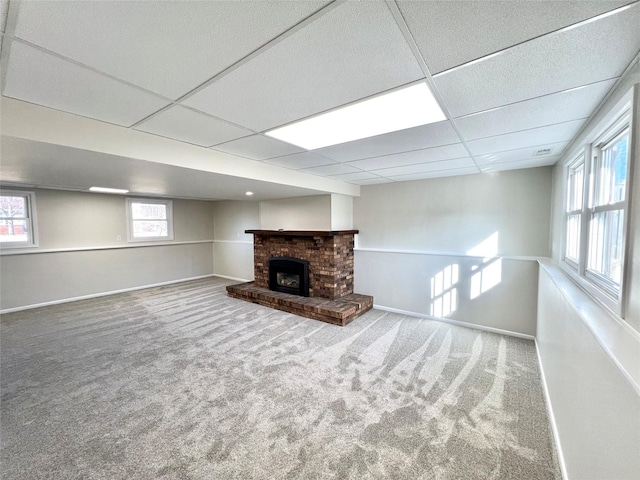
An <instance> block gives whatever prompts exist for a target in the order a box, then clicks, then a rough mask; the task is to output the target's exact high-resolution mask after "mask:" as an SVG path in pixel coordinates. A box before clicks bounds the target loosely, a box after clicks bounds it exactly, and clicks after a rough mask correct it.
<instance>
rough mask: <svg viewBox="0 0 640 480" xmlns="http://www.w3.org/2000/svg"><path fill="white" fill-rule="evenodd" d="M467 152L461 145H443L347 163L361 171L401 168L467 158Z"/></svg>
mask: <svg viewBox="0 0 640 480" xmlns="http://www.w3.org/2000/svg"><path fill="white" fill-rule="evenodd" d="M468 156H469V152H467V149H466V148H464V146H463V145H462V144H461V143H456V144H454V145H445V146H443V147H435V148H426V149H423V150H415V151H412V152H403V153H397V154H395V155H385V156H382V157H374V158H367V159H364V160H356V161H355V162H349V163H348V164H347V165H351V166H353V167H356V168H361V169H363V170H375V169H380V168H388V167H401V166H404V165H413V164H417V163H426V162H437V161H440V160H449V159H454V158H462V157H468Z"/></svg>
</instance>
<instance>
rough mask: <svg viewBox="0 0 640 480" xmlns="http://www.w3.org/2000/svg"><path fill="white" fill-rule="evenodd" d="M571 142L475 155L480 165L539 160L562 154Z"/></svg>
mask: <svg viewBox="0 0 640 480" xmlns="http://www.w3.org/2000/svg"><path fill="white" fill-rule="evenodd" d="M568 144H569V142H560V143H551V144H546V145H536V146H532V147H527V148H519V149H516V150H508V151H506V152H498V153H487V154H485V155H475V156H474V157H473V158H474V159H475V161H476V163H477V164H478V165H489V164H492V163H504V162H516V161H524V160H539V159H540V158H542V156H544V157H558V156H559V155H561V154H562V152H563V151H564V149H565V148H566V146H567V145H568ZM536 154H537V155H536Z"/></svg>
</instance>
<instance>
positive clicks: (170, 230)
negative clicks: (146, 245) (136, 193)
mask: <svg viewBox="0 0 640 480" xmlns="http://www.w3.org/2000/svg"><path fill="white" fill-rule="evenodd" d="M134 203H145V204H152V205H165V207H166V212H167V218H166V220H165V221H166V222H167V235H166V236H155V237H134V235H133V232H134V228H133V224H134V222H135V221H136V219H134V218H133V211H132V205H133V204H134ZM126 212H127V241H128V242H129V243H140V242H167V241H172V240H173V239H174V231H173V200H169V199H163V198H133V197H128V198H127V199H126Z"/></svg>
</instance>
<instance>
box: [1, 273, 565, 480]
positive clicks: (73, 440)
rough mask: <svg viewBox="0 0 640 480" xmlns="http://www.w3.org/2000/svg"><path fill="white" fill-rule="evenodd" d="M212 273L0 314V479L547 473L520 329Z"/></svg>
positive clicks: (550, 458) (544, 427)
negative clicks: (332, 314)
mask: <svg viewBox="0 0 640 480" xmlns="http://www.w3.org/2000/svg"><path fill="white" fill-rule="evenodd" d="M227 284H229V282H228V281H224V280H220V279H207V280H200V281H193V282H187V283H183V284H177V285H171V286H166V287H159V288H152V289H148V290H142V291H138V292H132V293H126V294H119V295H113V296H109V297H102V298H98V299H92V300H86V301H80V302H75V303H68V304H62V305H57V306H51V307H45V308H40V309H35V310H29V311H24V312H17V313H12V314H8V315H5V316H4V318H3V319H2V322H1V335H2V336H1V342H2V344H1V347H2V356H1V361H2V366H1V367H2V368H1V373H2V377H1V389H2V405H1V413H2V416H1V422H2V423H1V427H2V443H1V457H0V460H1V463H0V465H1V467H0V468H1V474H2V478H6V479H31V480H33V479H43V478H49V479H67V478H83V479H93V478H105V479H118V478H121V479H125V478H126V479H136V478H139V479H152V478H175V479H190V478H193V479H297V478H299V479H332V478H336V479H338V478H340V479H347V478H353V479H368V478H371V479H373V478H375V479H387V478H389V479H414V478H416V479H417V478H424V479H431V478H433V479H485V478H495V479H503V478H504V479H506V478H511V479H518V480H526V479H550V478H560V474H559V471H558V468H557V462H556V460H555V450H554V447H553V443H552V440H551V435H550V427H549V422H548V418H547V414H546V410H545V405H544V398H543V393H542V388H541V384H540V378H539V373H538V367H537V360H536V354H535V347H534V344H533V342H531V341H527V340H522V339H517V338H510V337H504V336H500V335H496V334H491V333H486V332H480V331H476V330H471V329H466V328H462V327H457V326H452V325H449V324H445V323H440V322H436V321H431V320H425V319H418V318H412V317H407V316H403V315H397V314H391V313H386V312H382V311H378V310H373V311H370V312H368V313H367V314H365V315H364V316H362V317H360V318H358V319H356V320H355V321H354V322H353V323H351V324H350V325H348V326H347V327H342V328H341V327H336V326H333V325H329V324H324V323H321V322H318V321H315V320H309V319H305V318H301V317H297V316H294V315H290V314H286V313H283V312H279V311H276V310H270V309H267V308H265V307H260V306H257V305H254V304H250V303H246V302H243V301H240V300H234V299H230V298H228V297H227V296H226V295H225V291H224V286H225V285H227Z"/></svg>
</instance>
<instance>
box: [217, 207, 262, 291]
mask: <svg viewBox="0 0 640 480" xmlns="http://www.w3.org/2000/svg"><path fill="white" fill-rule="evenodd" d="M213 218H214V220H213V224H214V247H213V255H214V261H213V264H214V273H215V274H216V275H220V276H223V277H230V278H235V279H239V280H253V235H251V234H247V233H244V231H245V230H250V229H259V228H260V204H259V202H249V201H246V202H237V201H225V202H215V204H214V217H213Z"/></svg>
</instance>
